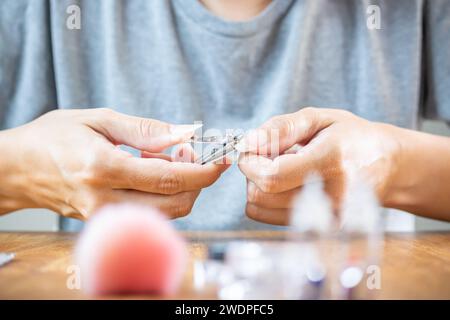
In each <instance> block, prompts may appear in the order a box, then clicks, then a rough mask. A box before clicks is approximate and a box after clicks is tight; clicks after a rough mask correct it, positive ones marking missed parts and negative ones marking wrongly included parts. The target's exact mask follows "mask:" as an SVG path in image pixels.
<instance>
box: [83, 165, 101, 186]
mask: <svg viewBox="0 0 450 320" xmlns="http://www.w3.org/2000/svg"><path fill="white" fill-rule="evenodd" d="M106 176H107V175H106V169H105V166H104V165H103V164H102V163H101V162H100V161H99V160H98V159H93V160H91V161H89V162H88V163H86V164H85V166H84V168H83V170H81V171H80V173H79V180H80V182H81V184H82V185H87V186H100V185H102V184H103V182H104V180H105V178H106Z"/></svg>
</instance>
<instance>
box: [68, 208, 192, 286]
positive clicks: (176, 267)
mask: <svg viewBox="0 0 450 320" xmlns="http://www.w3.org/2000/svg"><path fill="white" fill-rule="evenodd" d="M75 259H76V263H77V265H78V266H79V267H80V270H81V281H82V289H83V290H84V291H85V292H87V293H89V294H112V293H159V294H171V293H173V292H174V291H175V290H176V289H177V287H178V285H179V284H180V282H181V280H182V277H183V273H184V271H185V266H186V261H187V246H186V244H185V242H184V241H183V239H182V238H181V237H180V236H179V235H178V233H177V232H176V231H175V229H174V228H173V227H172V226H171V225H170V223H169V221H168V220H167V219H166V218H165V217H164V216H163V215H162V214H161V213H160V212H159V211H158V210H156V209H154V208H151V207H144V206H137V205H133V204H115V205H109V206H106V207H104V208H102V209H100V210H99V211H98V212H97V213H96V214H95V215H94V216H93V217H92V218H91V220H89V222H88V223H87V224H86V227H85V229H84V230H83V231H82V233H81V236H80V238H79V240H78V242H77V246H76V251H75Z"/></svg>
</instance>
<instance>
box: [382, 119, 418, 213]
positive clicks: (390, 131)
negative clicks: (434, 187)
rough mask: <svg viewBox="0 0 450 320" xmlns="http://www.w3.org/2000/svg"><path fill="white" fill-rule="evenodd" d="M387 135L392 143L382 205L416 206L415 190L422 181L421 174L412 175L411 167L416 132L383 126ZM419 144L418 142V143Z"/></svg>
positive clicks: (405, 207) (393, 206) (400, 207)
mask: <svg viewBox="0 0 450 320" xmlns="http://www.w3.org/2000/svg"><path fill="white" fill-rule="evenodd" d="M381 126H382V127H383V130H385V132H386V134H387V139H388V140H389V141H391V142H392V146H393V148H392V150H391V154H390V165H389V172H388V174H387V179H386V180H387V181H386V184H385V190H384V192H383V195H382V197H381V199H380V201H381V204H382V205H383V206H384V207H388V208H397V209H405V210H406V209H407V208H408V207H409V206H411V205H413V204H414V197H413V195H414V192H412V190H414V188H415V187H416V186H417V184H418V183H419V181H420V174H419V173H418V172H416V174H411V172H414V171H411V168H410V165H411V163H412V161H413V159H414V158H415V154H414V152H415V151H416V150H417V148H416V147H414V144H415V142H414V141H415V139H414V137H413V136H411V135H412V134H414V131H411V130H408V129H404V128H400V127H396V126H393V125H389V124H381ZM416 142H417V141H416Z"/></svg>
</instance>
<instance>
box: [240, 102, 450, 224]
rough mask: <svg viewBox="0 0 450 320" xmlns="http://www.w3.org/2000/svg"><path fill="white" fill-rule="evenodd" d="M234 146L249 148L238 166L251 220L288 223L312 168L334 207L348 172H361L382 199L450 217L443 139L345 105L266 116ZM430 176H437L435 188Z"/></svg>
mask: <svg viewBox="0 0 450 320" xmlns="http://www.w3.org/2000/svg"><path fill="white" fill-rule="evenodd" d="M238 147H239V148H240V149H241V150H242V151H249V152H247V153H244V154H241V159H240V161H239V162H240V164H239V167H240V169H241V171H242V172H243V173H244V175H245V176H246V177H247V181H248V183H247V199H248V201H247V208H246V211H247V215H248V216H249V217H250V218H253V219H255V220H258V221H261V222H266V223H272V224H287V223H288V222H289V209H290V208H291V205H292V199H293V197H294V196H295V195H296V194H297V193H298V192H299V191H301V189H302V185H303V183H304V181H305V177H306V176H307V175H308V174H309V173H311V172H316V173H318V174H320V175H321V176H322V178H323V179H324V183H325V188H326V191H327V192H328V194H329V195H330V197H331V199H332V200H333V204H334V208H335V209H338V207H339V203H340V201H341V200H342V196H343V193H344V190H345V185H346V179H348V178H349V177H352V176H358V178H359V179H360V178H363V179H365V180H366V181H367V182H368V183H370V184H371V185H372V186H373V187H374V188H375V191H376V194H377V195H378V197H379V200H380V202H381V203H382V204H383V205H384V206H388V207H394V208H399V209H405V210H409V211H412V212H414V213H417V214H421V215H427V216H431V217H436V218H441V219H450V214H449V213H450V200H449V199H450V197H448V194H449V190H450V165H449V163H450V143H449V140H448V139H447V138H443V137H437V136H431V135H427V134H424V133H419V132H414V131H411V130H405V129H401V128H397V127H394V126H390V125H386V124H381V123H374V122H370V121H367V120H364V119H362V118H359V117H357V116H355V115H353V114H351V113H350V112H347V111H343V110H337V109H317V108H305V109H302V110H300V111H298V112H295V113H292V114H286V115H281V116H277V117H274V118H272V119H270V120H269V121H267V122H266V123H265V124H263V125H262V126H261V127H260V128H259V129H257V130H255V131H253V132H251V133H250V134H248V135H247V136H246V138H245V140H244V141H242V143H241V144H240V145H239V146H238ZM439 157H440V158H439ZM430 166H433V167H430ZM427 172H428V173H427ZM433 177H434V178H437V179H439V178H440V179H441V182H442V185H441V187H440V188H437V187H436V183H437V181H436V180H435V179H433ZM436 201H438V202H436Z"/></svg>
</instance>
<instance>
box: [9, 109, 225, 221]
mask: <svg viewBox="0 0 450 320" xmlns="http://www.w3.org/2000/svg"><path fill="white" fill-rule="evenodd" d="M193 130H194V127H193V126H188V125H171V124H168V123H164V122H161V121H156V120H152V119H145V118H138V117H132V116H128V115H124V114H120V113H118V112H115V111H112V110H109V109H87V110H57V111H52V112H50V113H47V114H45V115H43V116H42V117H40V118H38V119H36V120H34V121H32V122H30V123H28V124H26V125H24V126H21V127H18V128H15V129H11V130H7V131H3V132H0V147H1V148H2V153H3V155H2V159H0V176H2V184H1V185H0V213H5V212H9V211H13V210H17V209H22V208H38V207H40V208H48V209H51V210H53V211H56V212H59V213H60V214H62V215H63V216H66V217H73V218H78V219H82V220H85V219H87V218H88V217H89V216H90V215H91V214H92V213H93V212H94V211H96V210H97V209H98V208H100V207H101V206H103V205H105V204H107V203H111V202H119V201H131V202H135V203H142V204H147V205H152V206H154V207H157V208H159V209H161V210H162V211H163V212H165V213H166V214H167V215H168V216H169V217H170V218H177V217H182V216H185V215H187V214H188V213H189V212H190V211H191V209H192V206H193V204H194V201H195V199H196V198H197V196H198V195H199V193H200V191H201V189H202V188H205V187H207V186H209V185H211V184H212V183H214V181H216V180H217V179H218V178H219V176H220V175H221V173H222V172H223V171H224V170H226V168H227V167H228V166H227V165H219V164H207V165H203V166H202V165H199V164H195V163H190V162H179V161H177V160H178V159H172V158H171V157H169V156H167V155H163V154H160V152H162V151H163V150H164V149H166V148H168V147H170V146H173V145H177V144H180V143H182V142H183V141H185V140H186V139H187V138H189V137H190V136H192V135H193V133H194V132H193ZM121 144H124V145H128V146H131V147H134V148H136V149H139V150H141V151H143V157H142V158H136V157H133V156H132V155H131V154H129V153H127V152H125V151H123V150H121V149H120V148H118V147H117V146H118V145H121ZM182 152H184V153H185V154H184V157H183V158H184V159H186V153H187V154H188V157H187V158H188V159H191V157H192V149H191V148H184V149H182ZM189 153H191V154H189Z"/></svg>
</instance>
